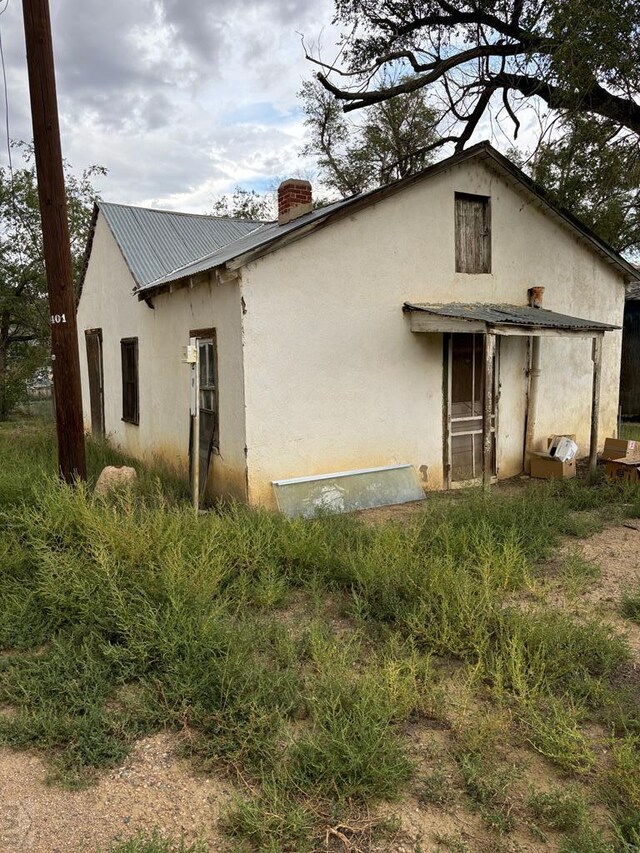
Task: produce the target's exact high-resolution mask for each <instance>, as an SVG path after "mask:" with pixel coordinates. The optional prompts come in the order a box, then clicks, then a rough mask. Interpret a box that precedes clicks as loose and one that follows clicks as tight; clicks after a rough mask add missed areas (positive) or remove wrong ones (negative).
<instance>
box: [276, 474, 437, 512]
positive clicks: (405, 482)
mask: <svg viewBox="0 0 640 853" xmlns="http://www.w3.org/2000/svg"><path fill="white" fill-rule="evenodd" d="M272 485H273V490H274V492H275V496H276V501H277V503H278V509H279V510H280V512H282V513H284V515H287V516H289V518H294V517H296V516H304V517H305V518H310V517H311V516H313V515H316V514H321V513H336V512H351V511H354V510H359V509H371V508H372V507H376V506H389V505H391V504H402V503H408V502H409V501H419V500H423V499H424V492H423V490H422V487H421V486H420V483H419V481H418V476H417V474H416V472H415V469H414V468H413V466H412V465H387V466H384V467H382V468H364V469H361V470H358V471H339V472H336V473H334V474H321V475H318V476H316V477H295V478H293V479H291V480H274V481H273V483H272Z"/></svg>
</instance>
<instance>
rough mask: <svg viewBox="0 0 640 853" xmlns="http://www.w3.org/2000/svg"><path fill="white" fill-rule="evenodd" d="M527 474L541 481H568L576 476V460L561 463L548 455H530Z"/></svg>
mask: <svg viewBox="0 0 640 853" xmlns="http://www.w3.org/2000/svg"><path fill="white" fill-rule="evenodd" d="M529 473H530V474H531V476H532V477H536V478H538V479H541V480H570V479H571V478H572V477H575V476H576V460H575V459H571V460H570V461H569V462H562V461H561V460H560V459H555V458H554V457H553V456H549V454H548V453H532V454H531V470H530V472H529Z"/></svg>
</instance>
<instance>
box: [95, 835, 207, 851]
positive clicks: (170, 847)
mask: <svg viewBox="0 0 640 853" xmlns="http://www.w3.org/2000/svg"><path fill="white" fill-rule="evenodd" d="M206 850H207V848H206V847H205V845H204V843H202V842H200V843H198V842H196V844H190V845H189V846H187V845H186V844H185V843H184V842H183V841H173V840H172V839H167V838H163V837H162V836H161V835H160V833H158V832H153V833H152V834H151V835H150V836H149V835H144V834H139V835H136V836H134V837H133V838H130V839H129V840H128V841H123V842H121V843H119V844H115V845H113V846H112V847H109V853H206Z"/></svg>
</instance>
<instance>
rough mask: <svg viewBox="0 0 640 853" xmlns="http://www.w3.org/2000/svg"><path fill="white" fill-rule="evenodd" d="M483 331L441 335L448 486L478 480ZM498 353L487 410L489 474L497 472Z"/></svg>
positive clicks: (494, 474)
mask: <svg viewBox="0 0 640 853" xmlns="http://www.w3.org/2000/svg"><path fill="white" fill-rule="evenodd" d="M485 345H486V336H485V335H483V334H463V333H452V334H447V335H445V337H444V357H445V408H444V412H445V417H444V468H445V480H446V484H447V487H448V488H451V487H452V486H455V485H459V484H463V483H474V482H479V481H480V480H481V478H482V472H483V460H482V453H483V444H484V430H483V420H484V417H483V416H484V369H483V366H484V347H485ZM497 377H498V354H497V348H496V354H495V355H494V361H493V378H494V387H493V394H492V411H491V419H490V424H491V427H490V429H491V444H490V446H491V460H490V470H491V475H492V476H493V477H495V476H496V475H497V465H496V455H497V454H496V426H497V418H496V411H497V399H498V395H497V393H496V392H497V388H498V378H497Z"/></svg>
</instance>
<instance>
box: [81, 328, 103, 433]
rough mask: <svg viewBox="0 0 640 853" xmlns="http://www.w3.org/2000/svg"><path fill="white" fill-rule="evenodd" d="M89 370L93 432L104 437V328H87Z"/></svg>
mask: <svg viewBox="0 0 640 853" xmlns="http://www.w3.org/2000/svg"><path fill="white" fill-rule="evenodd" d="M84 339H85V344H86V347H87V367H88V372H89V407H90V409H91V432H92V434H93V435H94V436H96V437H98V438H103V437H104V432H105V430H104V369H103V363H102V329H87V330H86V331H85V333H84Z"/></svg>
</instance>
